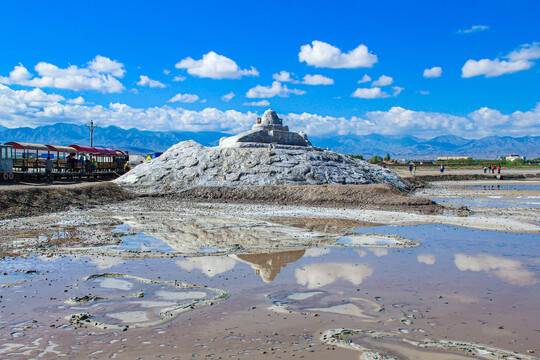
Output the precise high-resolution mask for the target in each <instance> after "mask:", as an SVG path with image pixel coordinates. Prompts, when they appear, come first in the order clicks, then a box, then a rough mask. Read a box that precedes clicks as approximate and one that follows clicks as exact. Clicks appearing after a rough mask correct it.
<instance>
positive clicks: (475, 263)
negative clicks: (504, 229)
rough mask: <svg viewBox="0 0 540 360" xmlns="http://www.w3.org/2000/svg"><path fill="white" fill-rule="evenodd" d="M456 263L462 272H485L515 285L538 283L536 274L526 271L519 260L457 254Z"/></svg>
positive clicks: (484, 255)
mask: <svg viewBox="0 0 540 360" xmlns="http://www.w3.org/2000/svg"><path fill="white" fill-rule="evenodd" d="M454 263H455V264H456V266H457V268H458V269H459V270H460V271H485V272H486V273H488V274H489V275H495V276H497V277H498V278H499V279H501V280H502V281H504V282H507V283H509V284H513V285H521V286H524V285H534V284H536V283H538V280H537V279H536V277H535V276H534V273H533V272H532V271H529V270H527V269H525V268H524V267H523V264H522V263H521V262H519V261H518V260H512V259H506V258H503V257H497V256H492V255H488V254H478V256H469V255H465V254H456V255H455V257H454Z"/></svg>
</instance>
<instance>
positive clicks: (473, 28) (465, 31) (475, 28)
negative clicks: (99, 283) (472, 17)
mask: <svg viewBox="0 0 540 360" xmlns="http://www.w3.org/2000/svg"><path fill="white" fill-rule="evenodd" d="M487 29H489V26H486V25H473V26H471V27H470V28H468V29H460V30H458V34H470V33H474V32H478V31H484V30H487Z"/></svg>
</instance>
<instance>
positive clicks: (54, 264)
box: [0, 199, 540, 360]
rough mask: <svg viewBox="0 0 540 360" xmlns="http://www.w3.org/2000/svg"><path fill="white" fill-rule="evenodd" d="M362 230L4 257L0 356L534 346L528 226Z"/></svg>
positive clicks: (452, 354)
mask: <svg viewBox="0 0 540 360" xmlns="http://www.w3.org/2000/svg"><path fill="white" fill-rule="evenodd" d="M490 200H494V201H495V200H496V201H500V200H504V199H490ZM528 201H530V199H528ZM366 225H368V224H364V226H363V227H359V228H356V229H355V230H354V231H353V232H352V233H349V234H348V235H347V236H344V237H342V236H340V237H338V238H339V241H338V242H337V244H335V246H334V245H333V244H332V242H330V241H325V242H323V243H322V245H323V246H320V247H312V248H287V249H284V248H283V247H282V248H275V249H274V248H266V249H260V248H257V246H258V245H260V244H261V241H262V240H261V239H259V238H258V236H261V234H265V236H269V238H270V239H272V237H271V235H272V234H274V235H275V234H279V235H280V236H281V235H282V234H283V232H285V231H286V230H287V229H288V228H284V229H281V230H279V231H276V232H266V231H262V232H261V231H259V230H260V229H259V228H258V227H256V228H255V229H256V230H254V232H253V233H252V234H250V235H249V238H248V239H249V241H250V242H251V244H253V245H254V246H253V247H247V246H246V248H245V249H244V251H245V252H243V251H239V250H238V249H236V250H235V253H234V254H221V253H219V254H216V251H214V250H215V249H219V247H218V246H215V245H219V244H220V241H224V238H221V240H220V238H219V236H218V235H219V234H223V233H224V232H225V230H223V226H221V228H219V227H218V225H217V224H211V226H210V227H209V228H208V229H210V231H209V238H205V235H204V234H205V233H204V232H201V233H197V236H198V237H197V239H196V241H195V245H196V246H194V247H190V248H189V249H190V251H191V253H190V254H189V255H190V257H176V258H136V257H135V258H129V256H126V257H123V258H117V257H110V256H88V255H85V256H82V255H81V256H61V257H60V256H54V257H45V256H36V255H30V256H27V257H6V258H4V259H3V260H0V261H1V264H2V270H3V273H2V274H4V275H0V285H2V286H4V285H10V286H9V287H7V288H3V290H2V298H0V305H1V306H2V307H1V308H0V327H2V329H3V331H2V333H1V334H0V357H9V356H12V357H17V356H18V357H21V358H24V357H26V358H31V357H37V356H38V355H39V354H41V353H43V354H46V355H44V356H45V357H60V356H61V355H62V354H65V355H67V356H68V357H73V358H85V357H89V356H90V357H92V356H93V357H97V358H115V357H116V358H122V357H124V358H125V357H133V355H134V354H136V356H138V357H143V358H146V357H158V356H164V357H166V358H172V357H174V356H176V357H179V358H192V357H199V358H219V357H221V358H225V357H231V358H235V357H243V358H259V357H266V356H267V355H268V357H269V358H272V357H275V358H277V357H279V356H281V357H282V358H288V357H291V356H292V355H293V354H294V355H298V357H300V356H304V357H306V358H315V359H317V358H321V359H322V358H328V356H333V357H336V358H344V359H349V358H351V359H358V356H359V355H358V354H357V352H358V351H363V352H364V353H365V354H368V353H369V352H372V353H373V354H380V355H381V356H387V357H388V358H390V359H391V358H392V357H394V358H414V359H444V360H445V359H459V358H471V357H470V356H472V355H473V354H474V356H475V358H481V357H484V358H486V359H491V358H493V359H495V358H497V357H496V356H500V357H502V356H507V358H511V357H510V356H513V355H512V352H518V353H519V354H522V355H523V356H522V358H524V359H527V357H526V356H529V357H528V358H531V359H532V358H534V357H531V356H534V355H536V354H538V352H539V351H540V340H539V338H538V336H535V334H538V333H539V330H540V328H539V327H538V321H537V319H540V308H539V307H538V295H539V294H540V261H538V258H539V257H540V242H539V241H538V233H509V232H503V231H488V230H474V229H467V228H459V227H455V226H448V225H439V224H428V225H407V226H401V225H399V226H389V225H383V226H366ZM160 226H161V225H160ZM261 226H262V225H261ZM310 226H311V227H316V226H315V225H314V224H310ZM193 229H194V228H193ZM208 229H207V230H208ZM257 229H259V230H257ZM125 230H128V228H123V229H120V232H122V231H125ZM184 230H185V229H184ZM350 230H351V229H350ZM350 230H349V231H350ZM245 231H247V230H245V229H244V230H242V231H239V230H238V228H236V230H233V231H232V233H233V234H236V235H245ZM295 234H301V233H300V232H297V233H295ZM302 234H303V233H302ZM229 235H230V234H229ZM130 236H131V237H134V238H135V239H133V238H129V237H130ZM125 237H127V238H128V241H126V242H125V244H123V245H119V246H125V247H124V248H122V249H124V250H126V251H127V250H128V249H129V250H134V249H139V250H141V251H142V248H143V246H145V247H146V249H150V248H151V249H154V250H153V251H171V250H170V249H173V250H174V249H176V250H175V251H178V249H181V248H184V247H185V246H186V245H184V244H182V243H181V241H180V239H181V237H178V236H177V237H175V238H174V239H175V240H174V242H173V243H174V244H177V245H178V246H177V247H176V245H175V247H172V246H171V247H170V249H168V250H166V249H165V246H169V245H168V243H167V242H160V241H156V238H153V237H152V236H149V239H147V238H145V237H144V236H142V235H141V234H136V235H131V234H129V235H126V236H125ZM171 237H172V235H171ZM209 239H210V240H209ZM300 239H303V238H302V237H300ZM226 241H230V242H231V243H234V241H233V240H232V239H231V238H226ZM265 241H266V245H268V242H269V241H268V239H266V240H265ZM291 241H292V240H291ZM335 241H336V240H335V239H334V242H335ZM240 242H241V241H240V240H237V241H236V243H240ZM270 243H271V242H270ZM141 244H143V245H141ZM287 244H289V243H288V242H287ZM291 244H292V242H291ZM404 244H405V245H404ZM407 244H408V245H407ZM190 246H191V245H190ZM155 249H161V250H155ZM29 271H30V272H29ZM105 271H106V272H105ZM92 274H93V275H92ZM336 329H338V330H339V329H352V330H347V331H348V332H347V333H343V332H340V333H339V334H338V333H337V332H336ZM354 329H356V330H354ZM328 331H330V332H328ZM321 334H325V335H324V338H320V336H321ZM336 334H338V336H336ZM331 339H334V340H331ZM426 339H435V340H434V341H433V342H427V341H426ZM340 341H342V342H343V343H340ZM466 341H471V343H466ZM472 342H474V344H472ZM460 344H461V345H460ZM463 344H468V345H467V346H468V348H469V349H473V350H471V351H474V352H469V353H467V352H464V351H463V349H464V347H460V346H462V345H463ZM342 345H343V346H342ZM345 345H346V346H345ZM463 346H464V345H463ZM331 348H335V349H336V350H331V351H330V349H331ZM47 349H49V350H47ZM529 350H530V351H534V353H532V354H533V355H527V354H531V353H529V352H528V351H529ZM311 351H313V352H311ZM505 351H506V352H505ZM90 354H94V355H90ZM194 354H195V356H194ZM351 354H352V355H351ZM493 354H495V355H493ZM469 355H470V356H469ZM366 356H367V355H366ZM489 356H492V357H489ZM493 356H495V357H493ZM520 356H521V355H520ZM295 357H296V356H295Z"/></svg>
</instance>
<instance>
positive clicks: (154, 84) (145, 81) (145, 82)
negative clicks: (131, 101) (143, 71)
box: [137, 75, 165, 88]
mask: <svg viewBox="0 0 540 360" xmlns="http://www.w3.org/2000/svg"><path fill="white" fill-rule="evenodd" d="M140 79H141V80H140V81H138V82H137V85H139V86H148V87H151V88H164V87H165V84H163V83H162V82H160V81H157V80H152V79H150V78H149V77H148V76H146V75H141V76H140Z"/></svg>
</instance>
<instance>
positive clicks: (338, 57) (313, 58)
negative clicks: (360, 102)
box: [298, 40, 377, 69]
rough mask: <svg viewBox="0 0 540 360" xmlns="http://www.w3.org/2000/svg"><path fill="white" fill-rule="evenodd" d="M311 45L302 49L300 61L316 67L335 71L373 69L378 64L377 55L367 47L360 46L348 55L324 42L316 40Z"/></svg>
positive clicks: (299, 56) (299, 55) (299, 54)
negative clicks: (361, 68)
mask: <svg viewBox="0 0 540 360" xmlns="http://www.w3.org/2000/svg"><path fill="white" fill-rule="evenodd" d="M311 44H312V45H313V46H311V45H309V44H306V45H303V46H301V47H300V52H299V53H298V59H299V60H300V62H302V61H305V62H306V63H307V64H308V65H312V66H315V67H326V68H333V69H354V68H359V67H372V66H373V64H375V63H376V62H377V55H374V54H371V53H370V52H369V51H368V48H367V46H365V45H360V46H358V47H357V48H356V49H353V50H351V51H349V52H348V53H346V54H345V53H342V52H341V50H340V49H338V48H337V47H335V46H332V45H330V44H327V43H325V42H322V41H318V40H314V41H312V42H311Z"/></svg>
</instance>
